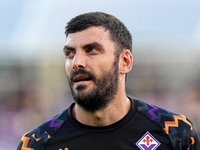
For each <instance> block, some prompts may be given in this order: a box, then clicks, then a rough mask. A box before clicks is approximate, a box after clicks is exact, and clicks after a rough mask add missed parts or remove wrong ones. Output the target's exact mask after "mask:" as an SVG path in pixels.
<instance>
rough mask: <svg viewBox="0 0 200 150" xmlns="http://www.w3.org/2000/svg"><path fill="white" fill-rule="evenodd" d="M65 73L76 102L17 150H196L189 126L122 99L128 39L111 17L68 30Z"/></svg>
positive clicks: (78, 21)
mask: <svg viewBox="0 0 200 150" xmlns="http://www.w3.org/2000/svg"><path fill="white" fill-rule="evenodd" d="M65 33H66V37H67V39H66V44H65V46H64V54H65V61H66V63H65V66H66V72H67V76H68V80H69V84H70V88H71V91H72V95H73V98H74V100H75V103H74V104H72V105H71V106H70V107H69V108H68V109H66V110H65V111H63V112H61V113H60V114H58V115H56V116H55V117H53V118H52V119H50V120H49V121H47V122H46V123H44V124H42V125H41V126H39V127H37V128H36V129H34V130H32V131H30V132H28V133H26V134H25V135H24V136H23V137H22V139H21V141H20V143H19V145H18V150H20V149H21V150H115V149H119V150H120V149H121V150H122V149H123V150H132V149H133V150H139V149H140V150H156V149H158V150H199V149H200V144H199V143H200V141H199V137H198V135H197V132H196V130H195V128H194V126H193V125H192V123H191V122H190V121H189V120H188V119H187V118H186V117H185V116H183V115H179V114H175V113H172V112H169V111H167V110H164V109H161V108H158V107H156V106H153V105H151V104H147V103H145V102H142V101H139V100H135V99H131V98H129V97H127V96H126V92H125V81H126V75H127V73H128V72H129V71H130V70H131V68H132V54H131V50H132V37H131V34H130V33H129V31H128V30H127V28H126V27H125V26H124V24H123V23H122V22H121V21H119V20H118V19H117V18H115V17H114V16H112V15H109V14H105V13H102V12H92V13H86V14H82V15H79V16H77V17H75V18H73V19H72V20H71V21H70V22H69V23H68V24H67V26H66V31H65Z"/></svg>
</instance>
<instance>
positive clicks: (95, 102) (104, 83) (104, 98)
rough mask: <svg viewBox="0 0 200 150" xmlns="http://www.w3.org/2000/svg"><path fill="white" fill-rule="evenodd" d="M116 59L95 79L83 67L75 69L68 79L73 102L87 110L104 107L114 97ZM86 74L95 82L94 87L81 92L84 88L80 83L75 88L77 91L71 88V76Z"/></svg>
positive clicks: (116, 81)
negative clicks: (108, 68) (111, 65)
mask: <svg viewBox="0 0 200 150" xmlns="http://www.w3.org/2000/svg"><path fill="white" fill-rule="evenodd" d="M118 72H119V67H118V60H115V61H114V63H113V67H112V69H110V70H109V71H104V72H102V74H101V76H100V77H99V78H98V79H97V78H96V77H95V76H94V75H93V74H92V73H91V72H88V71H86V70H84V69H79V70H75V71H74V72H73V73H72V75H71V77H70V78H69V77H68V79H69V85H70V89H71V92H72V96H73V98H74V100H75V102H76V103H77V104H78V105H79V106H81V107H82V108H83V109H84V110H86V111H88V112H95V111H97V110H101V109H103V108H105V107H106V106H107V105H108V104H109V103H110V102H111V101H112V99H113V98H114V96H115V94H116V93H117V90H118V74H119V73H118ZM79 73H81V74H86V75H88V76H90V78H91V79H92V80H91V81H93V82H94V83H95V84H96V87H95V88H94V89H92V90H90V91H89V92H83V91H82V90H84V89H85V88H86V86H85V85H80V86H78V87H77V88H76V90H77V93H75V92H74V90H73V88H72V82H71V81H72V80H71V79H72V78H73V76H74V75H77V74H79Z"/></svg>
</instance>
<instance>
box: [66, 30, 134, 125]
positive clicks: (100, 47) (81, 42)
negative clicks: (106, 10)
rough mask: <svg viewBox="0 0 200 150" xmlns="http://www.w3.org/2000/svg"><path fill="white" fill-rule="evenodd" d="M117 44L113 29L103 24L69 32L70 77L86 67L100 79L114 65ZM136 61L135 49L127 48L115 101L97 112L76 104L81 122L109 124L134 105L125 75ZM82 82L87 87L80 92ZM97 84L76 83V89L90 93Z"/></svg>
mask: <svg viewBox="0 0 200 150" xmlns="http://www.w3.org/2000/svg"><path fill="white" fill-rule="evenodd" d="M91 45H92V46H91ZM115 47H116V44H115V43H114V42H113V41H112V40H111V39H110V33H109V31H108V30H105V29H104V28H103V27H90V28H87V29H85V30H83V31H80V32H76V33H71V34H69V35H68V37H67V39H66V44H65V47H64V53H65V67H66V72H67V75H68V76H70V75H71V73H72V71H73V70H74V69H80V68H83V69H85V70H87V71H90V72H92V73H93V74H94V75H95V77H96V78H98V77H99V74H101V72H102V71H108V70H110V69H111V68H112V64H113V62H114V59H115V54H114V52H115V49H116V48H115ZM132 63H133V62H132V54H131V52H130V51H129V50H128V49H124V51H123V53H122V54H121V55H120V58H119V64H118V65H119V73H118V77H119V81H118V82H119V83H118V91H117V93H116V94H115V96H114V98H113V100H112V101H111V102H110V103H109V105H108V106H107V107H106V108H104V109H101V110H98V111H95V112H88V111H86V110H84V109H82V107H81V106H79V105H78V104H75V106H74V108H73V112H72V113H73V116H74V117H75V118H76V119H77V120H78V121H79V122H81V123H83V124H85V125H89V126H107V125H110V124H113V123H115V122H117V121H119V120H120V119H122V118H123V117H124V116H125V115H126V114H127V113H128V111H129V110H130V107H131V102H130V100H129V99H128V98H127V97H126V93H125V76H126V74H127V73H128V72H129V71H130V70H131V68H132ZM77 78H81V76H77ZM79 85H84V86H85V88H84V89H83V90H81V91H78V90H77V89H76V87H78V86H79ZM94 86H96V85H95V84H94V82H93V81H80V82H74V83H73V90H74V92H82V94H87V92H88V91H90V90H91V89H92V88H94Z"/></svg>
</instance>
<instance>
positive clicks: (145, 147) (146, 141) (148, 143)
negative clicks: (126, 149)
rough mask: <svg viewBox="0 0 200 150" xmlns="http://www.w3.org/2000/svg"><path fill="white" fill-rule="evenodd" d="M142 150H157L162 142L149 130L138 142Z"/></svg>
mask: <svg viewBox="0 0 200 150" xmlns="http://www.w3.org/2000/svg"><path fill="white" fill-rule="evenodd" d="M136 145H137V146H138V147H139V149H140V150H156V149H157V148H158V147H159V145H160V142H159V141H158V140H156V139H155V138H154V137H153V136H152V135H151V134H150V133H149V132H147V133H145V135H144V136H143V137H142V138H141V139H140V140H139V141H138V142H137V143H136Z"/></svg>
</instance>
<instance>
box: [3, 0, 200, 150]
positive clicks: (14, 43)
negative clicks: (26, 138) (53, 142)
mask: <svg viewBox="0 0 200 150" xmlns="http://www.w3.org/2000/svg"><path fill="white" fill-rule="evenodd" d="M199 6H200V1H198V0H176V1H173V0H168V1H160V0H151V1H145V0H140V1H136V0H123V1H121V0H101V1H94V0H85V1H81V0H73V1H71V0H70V1H69V0H59V1H58V0H43V1H40V0H34V1H33V0H32V1H31V0H16V1H12V0H6V1H3V0H1V1H0V135H1V136H0V149H2V150H5V149H6V150H12V149H15V148H16V146H17V143H18V141H19V140H20V138H21V136H22V135H23V134H24V133H25V132H27V131H29V130H30V129H32V128H35V127H36V126H38V125H39V124H41V123H43V122H44V121H46V120H48V119H49V118H51V117H52V116H53V115H55V114H57V113H59V112H60V111H62V110H64V109H65V108H67V107H68V106H69V104H70V103H71V102H72V101H73V100H72V98H71V95H70V91H69V87H68V86H67V78H66V74H65V69H64V57H63V51H62V49H63V46H64V44H65V35H64V27H65V25H66V22H67V21H69V19H71V18H72V17H74V16H76V15H78V14H80V13H84V12H89V11H104V12H107V13H111V14H113V15H115V16H116V17H118V18H119V19H120V20H122V22H124V23H125V25H126V26H127V27H128V29H129V30H130V32H131V33H132V35H133V59H134V66H133V69H132V72H131V73H130V74H129V75H128V82H127V92H128V94H129V95H130V96H133V97H136V98H138V99H141V100H144V101H146V102H149V103H153V104H155V105H157V106H160V107H164V108H166V109H169V110H171V111H174V112H177V113H181V114H184V115H186V116H188V117H189V118H190V119H191V120H192V121H193V122H194V124H195V126H196V127H197V129H198V131H199V132H200V115H199V108H200V107H199V106H200V10H199Z"/></svg>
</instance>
